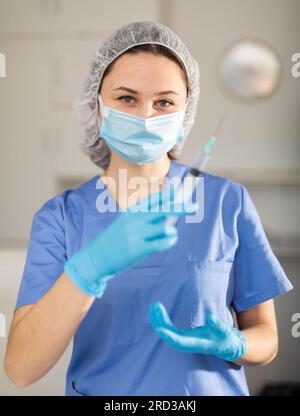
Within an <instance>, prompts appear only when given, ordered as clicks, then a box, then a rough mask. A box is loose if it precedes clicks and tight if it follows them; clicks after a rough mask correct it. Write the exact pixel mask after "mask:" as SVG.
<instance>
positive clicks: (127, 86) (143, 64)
mask: <svg viewBox="0 0 300 416" xmlns="http://www.w3.org/2000/svg"><path fill="white" fill-rule="evenodd" d="M100 93H101V97H102V99H103V102H104V104H105V105H106V106H108V107H112V108H114V109H116V110H119V111H124V112H127V113H130V114H133V115H135V116H138V117H143V118H148V117H154V116H159V115H164V114H168V113H172V112H175V111H180V110H182V109H183V107H184V105H185V103H186V100H187V85H186V82H185V78H184V74H183V72H182V70H181V68H180V67H179V65H178V64H176V63H175V62H173V61H171V60H170V59H169V58H167V57H165V56H161V55H158V56H157V55H153V54H151V53H147V52H140V53H138V54H134V55H133V54H125V55H123V56H121V57H120V58H119V59H118V60H116V61H115V63H114V65H113V67H112V70H111V71H110V72H109V73H108V74H107V75H106V76H105V78H104V79H103V83H102V87H101V91H100ZM99 120H100V122H101V115H100V117H99Z"/></svg>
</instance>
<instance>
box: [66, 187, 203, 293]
mask: <svg viewBox="0 0 300 416" xmlns="http://www.w3.org/2000/svg"><path fill="white" fill-rule="evenodd" d="M163 207H165V208H163ZM166 207H167V208H166ZM197 208H198V205H197V204H194V203H189V204H180V205H177V204H175V203H174V194H173V195H171V201H170V193H165V194H163V193H162V192H157V193H156V194H151V195H148V196H147V197H146V198H144V199H143V200H142V201H140V202H138V203H137V204H135V205H133V206H132V207H129V208H128V211H124V212H121V213H120V214H119V216H118V217H117V219H116V220H115V221H114V222H113V223H112V224H110V225H109V226H108V227H106V228H105V230H104V231H102V232H101V233H100V234H99V235H97V236H96V237H95V238H93V239H92V240H91V241H90V242H89V243H88V244H87V245H86V246H84V247H83V248H82V249H81V250H79V251H78V252H77V253H75V255H73V256H72V257H71V258H70V259H69V260H68V261H67V262H66V263H65V265H64V271H65V272H66V274H67V275H68V276H69V277H70V279H71V280H72V281H73V283H74V284H75V285H76V286H78V287H79V288H80V289H81V290H82V291H83V292H85V293H86V294H88V295H92V296H95V297H97V298H100V297H101V296H102V295H103V292H104V290H105V288H106V283H107V281H108V280H109V279H111V278H112V277H114V276H115V275H116V274H117V273H120V272H121V271H124V270H125V269H127V268H129V267H131V266H133V265H134V264H135V263H137V262H139V261H140V260H142V259H143V258H144V257H146V256H147V255H149V254H152V253H155V252H159V251H163V250H166V249H168V248H170V247H172V246H173V245H174V244H175V243H176V242H177V229H176V228H175V227H174V226H173V225H170V224H167V223H166V221H167V219H168V218H170V216H178V215H185V214H193V213H195V212H196V210H197Z"/></svg>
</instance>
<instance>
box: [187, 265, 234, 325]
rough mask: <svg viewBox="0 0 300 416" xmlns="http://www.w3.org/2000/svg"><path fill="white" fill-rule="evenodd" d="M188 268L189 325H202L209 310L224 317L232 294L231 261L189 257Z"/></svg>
mask: <svg viewBox="0 0 300 416" xmlns="http://www.w3.org/2000/svg"><path fill="white" fill-rule="evenodd" d="M188 269H189V276H188V287H189V297H190V324H191V326H192V327H195V326H199V325H204V324H205V315H206V313H207V312H209V311H211V312H213V313H217V314H218V315H219V316H220V317H225V316H226V314H227V313H228V309H227V307H228V305H229V304H230V303H231V299H232V295H233V263H231V262H226V261H211V260H206V259H205V260H199V259H189V260H188Z"/></svg>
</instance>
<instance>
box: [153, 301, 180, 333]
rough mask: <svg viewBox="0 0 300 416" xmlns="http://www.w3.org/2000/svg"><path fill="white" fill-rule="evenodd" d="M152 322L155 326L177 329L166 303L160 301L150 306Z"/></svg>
mask: <svg viewBox="0 0 300 416" xmlns="http://www.w3.org/2000/svg"><path fill="white" fill-rule="evenodd" d="M149 311H150V323H151V325H152V326H153V328H157V327H164V328H172V329H175V327H174V325H173V322H172V321H171V318H170V316H169V314H168V312H167V311H166V308H165V307H164V305H163V304H162V303H160V302H156V303H152V304H151V305H150V307H149Z"/></svg>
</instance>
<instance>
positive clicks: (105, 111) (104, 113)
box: [98, 94, 109, 128]
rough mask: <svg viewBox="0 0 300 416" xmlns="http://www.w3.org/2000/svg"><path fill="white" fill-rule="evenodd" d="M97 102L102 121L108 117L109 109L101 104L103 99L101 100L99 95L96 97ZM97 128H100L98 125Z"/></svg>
mask: <svg viewBox="0 0 300 416" xmlns="http://www.w3.org/2000/svg"><path fill="white" fill-rule="evenodd" d="M98 102H99V109H100V114H101V116H102V120H103V118H104V117H107V116H108V111H109V109H108V108H107V107H106V106H105V104H104V102H103V99H102V97H101V95H100V94H99V95H98ZM98 124H99V123H98ZM99 128H100V125H99Z"/></svg>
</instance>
